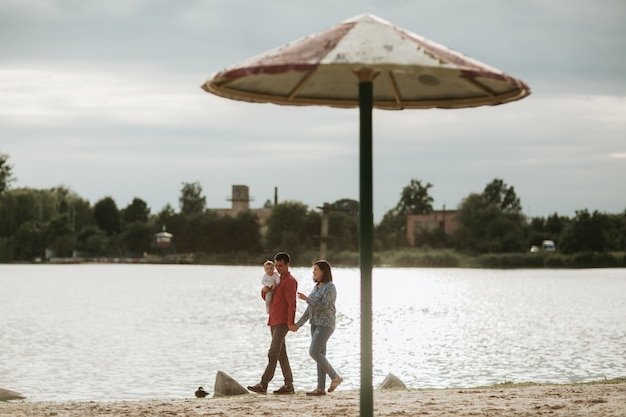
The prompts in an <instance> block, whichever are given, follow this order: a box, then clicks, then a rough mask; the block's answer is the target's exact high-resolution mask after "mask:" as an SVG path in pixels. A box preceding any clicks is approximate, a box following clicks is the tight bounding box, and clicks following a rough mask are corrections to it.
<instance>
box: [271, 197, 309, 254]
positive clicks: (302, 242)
mask: <svg viewBox="0 0 626 417" xmlns="http://www.w3.org/2000/svg"><path fill="white" fill-rule="evenodd" d="M307 216H308V208H307V206H306V205H304V204H303V203H300V202H295V201H285V202H283V203H279V204H277V205H275V206H274V209H273V210H272V213H271V214H270V216H269V217H268V219H267V236H266V239H267V245H268V246H269V247H271V248H275V250H279V249H280V250H287V251H289V252H296V250H298V249H304V248H307V247H309V246H311V245H312V244H313V243H314V241H313V240H312V238H313V235H310V234H307V233H306V231H307ZM317 230H319V226H318V228H317ZM318 233H319V232H318Z"/></svg>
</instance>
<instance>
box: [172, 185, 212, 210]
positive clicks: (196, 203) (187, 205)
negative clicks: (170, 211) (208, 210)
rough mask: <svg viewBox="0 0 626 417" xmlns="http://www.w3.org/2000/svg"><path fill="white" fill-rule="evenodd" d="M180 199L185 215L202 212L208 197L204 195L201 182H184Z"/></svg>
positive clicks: (181, 208)
mask: <svg viewBox="0 0 626 417" xmlns="http://www.w3.org/2000/svg"><path fill="white" fill-rule="evenodd" d="M178 201H179V203H180V212H181V214H182V215H183V216H188V215H191V214H195V213H202V212H203V211H204V209H205V207H206V197H204V196H202V186H201V185H200V183H199V182H194V183H188V182H184V183H183V188H182V189H181V190H180V198H179V199H178Z"/></svg>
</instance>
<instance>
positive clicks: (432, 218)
mask: <svg viewBox="0 0 626 417" xmlns="http://www.w3.org/2000/svg"><path fill="white" fill-rule="evenodd" d="M458 228H459V223H458V222H457V220H456V210H446V209H445V206H444V209H443V210H433V211H431V212H430V213H428V214H409V215H407V216H406V239H407V241H408V242H409V245H411V246H415V235H418V234H420V233H422V232H433V231H434V230H435V229H441V230H443V232H444V233H445V234H446V235H450V234H452V233H454V232H455V231H456V230H457V229H458Z"/></svg>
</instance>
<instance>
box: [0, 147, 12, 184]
mask: <svg viewBox="0 0 626 417" xmlns="http://www.w3.org/2000/svg"><path fill="white" fill-rule="evenodd" d="M8 160H9V155H7V154H4V153H1V152H0V194H2V193H3V192H4V191H5V190H7V189H8V188H9V184H10V183H11V182H13V181H14V178H13V173H12V170H13V166H12V165H9V162H8Z"/></svg>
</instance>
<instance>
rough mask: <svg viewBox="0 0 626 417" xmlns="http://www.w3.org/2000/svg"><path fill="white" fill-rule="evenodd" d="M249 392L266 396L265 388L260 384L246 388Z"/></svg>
mask: <svg viewBox="0 0 626 417" xmlns="http://www.w3.org/2000/svg"><path fill="white" fill-rule="evenodd" d="M248 390H249V391H252V392H256V393H257V394H267V387H264V386H263V385H261V384H256V385H250V386H249V387H248Z"/></svg>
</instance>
